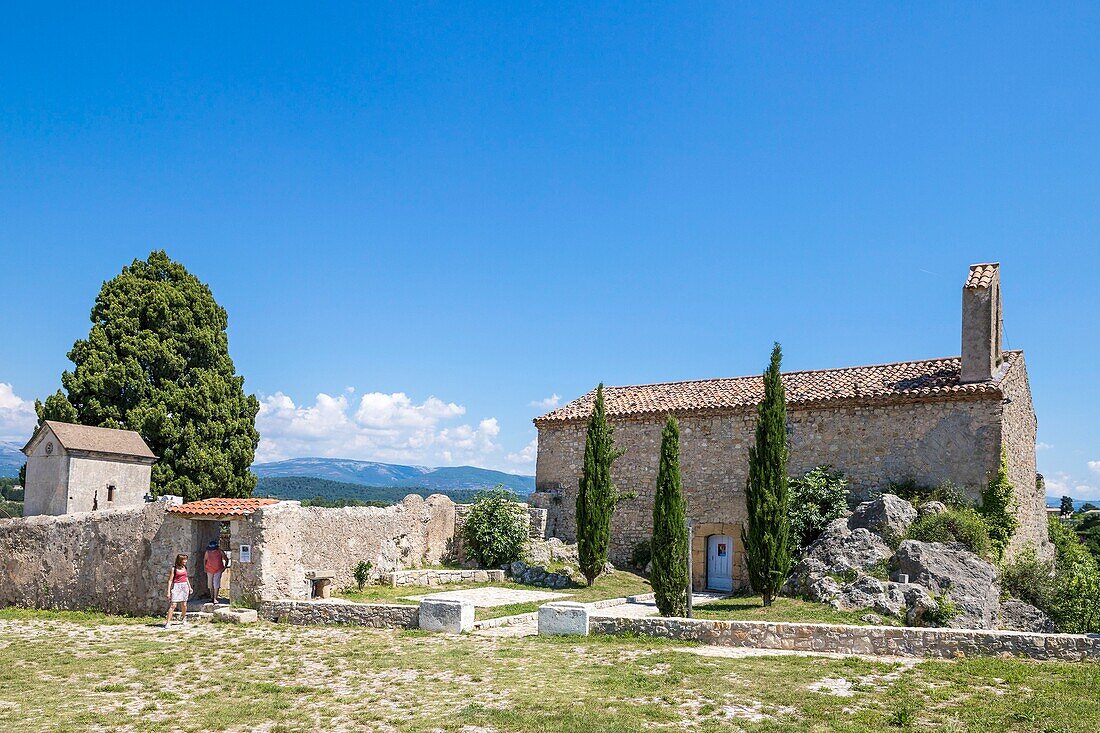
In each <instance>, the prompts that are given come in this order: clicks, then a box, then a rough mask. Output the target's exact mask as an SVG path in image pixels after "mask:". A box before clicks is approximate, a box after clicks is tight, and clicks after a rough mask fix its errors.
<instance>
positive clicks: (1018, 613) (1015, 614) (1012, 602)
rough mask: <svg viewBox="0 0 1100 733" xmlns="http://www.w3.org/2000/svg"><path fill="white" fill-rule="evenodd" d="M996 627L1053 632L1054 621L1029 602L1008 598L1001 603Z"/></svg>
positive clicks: (1010, 629)
mask: <svg viewBox="0 0 1100 733" xmlns="http://www.w3.org/2000/svg"><path fill="white" fill-rule="evenodd" d="M998 628H1002V629H1007V630H1009V631H1037V632H1041V633H1044V634H1049V633H1053V632H1054V630H1055V628H1054V621H1053V620H1051V618H1050V616H1047V615H1046V614H1045V613H1043V612H1042V611H1040V610H1039V609H1038V608H1036V607H1035V606H1033V605H1031V604H1030V603H1024V602H1023V601H1018V600H1016V599H1015V598H1009V599H1008V600H1007V601H1003V602H1002V603H1001V622H1000V625H999V627H998Z"/></svg>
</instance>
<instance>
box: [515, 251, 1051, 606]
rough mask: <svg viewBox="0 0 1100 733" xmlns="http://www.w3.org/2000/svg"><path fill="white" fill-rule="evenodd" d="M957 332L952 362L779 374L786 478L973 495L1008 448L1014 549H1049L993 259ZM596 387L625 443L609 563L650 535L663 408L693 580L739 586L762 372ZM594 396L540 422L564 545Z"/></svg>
mask: <svg viewBox="0 0 1100 733" xmlns="http://www.w3.org/2000/svg"><path fill="white" fill-rule="evenodd" d="M962 330H963V334H962V346H963V348H962V356H961V357H947V358H940V359H926V360H920V361H908V362H897V363H893V364H880V365H874V366H862V367H850V368H843V369H827V370H818V371H805V372H788V373H785V374H784V375H783V382H784V386H785V388H786V392H787V409H788V433H789V436H790V463H789V471H790V474H791V475H792V476H798V475H802V474H803V473H805V472H806V471H809V470H810V469H811V468H813V467H815V466H819V465H826V464H828V465H831V466H833V467H835V468H837V469H839V470H841V471H842V472H843V473H844V475H845V477H846V478H847V480H848V482H849V486H850V490H851V497H850V499H851V502H852V503H855V502H858V501H860V500H862V499H864V498H866V497H868V496H870V495H872V494H873V493H875V492H878V491H882V490H885V489H886V488H887V487H888V486H889V484H890V483H891V482H899V481H904V480H913V481H916V482H918V483H920V484H924V485H930V486H932V485H938V484H941V483H943V482H945V481H950V482H952V483H953V484H955V485H956V486H958V487H959V488H961V489H963V490H964V492H965V493H966V495H967V497H968V498H969V499H970V500H971V501H975V502H976V501H977V499H978V497H979V493H980V491H981V489H982V487H983V486H984V485H985V484H986V483H987V482H988V480H989V478H990V477H991V476H992V475H993V473H994V472H995V471H996V470H997V467H998V465H999V461H1000V456H1001V451H1002V450H1004V451H1005V453H1006V455H1007V457H1008V469H1009V478H1010V480H1011V481H1012V483H1013V486H1014V488H1015V496H1016V500H1017V503H1018V507H1017V515H1018V517H1019V520H1020V528H1019V530H1018V531H1017V533H1016V536H1015V537H1014V539H1013V544H1012V548H1011V550H1012V551H1014V550H1015V549H1018V548H1019V547H1022V546H1023V545H1024V543H1027V542H1030V543H1032V544H1033V545H1035V546H1036V547H1037V548H1038V549H1039V551H1040V553H1041V554H1043V555H1049V554H1050V544H1049V539H1048V537H1047V530H1046V512H1045V508H1044V505H1045V499H1044V497H1043V495H1042V491H1041V490H1040V489H1039V488H1038V487H1037V486H1036V467H1035V436H1036V420H1035V413H1034V409H1033V407H1032V401H1031V390H1030V387H1029V385H1028V378H1027V367H1026V365H1025V362H1024V354H1023V352H1022V351H1003V350H1002V348H1001V339H1002V337H1001V333H1002V331H1003V328H1002V325H1001V292H1000V271H999V266H998V265H997V264H981V265H974V266H972V267H971V269H970V274H969V276H968V278H967V280H966V283H965V285H964V287H963V329H962ZM604 396H605V400H606V404H607V410H608V415H609V418H610V419H611V421H612V424H613V425H614V427H615V443H616V446H617V447H619V448H622V449H624V450H625V451H626V452H625V454H624V455H623V456H622V457H621V458H619V459H618V460H617V461H616V462H615V464H614V467H613V470H612V476H613V480H614V481H615V484H616V486H617V488H618V489H619V490H620V491H621V492H634V493H636V495H637V496H636V498H633V499H629V500H625V501H623V502H622V503H620V504H619V506H618V508H617V510H616V512H615V515H614V520H613V535H612V550H611V556H612V560H613V561H614V562H616V563H623V562H626V561H628V560H629V559H630V556H631V554H632V552H633V550H634V548H635V547H636V546H637V545H638V543H639V542H642V541H644V540H646V539H648V538H649V537H650V535H651V533H652V514H653V499H654V493H655V489H656V478H657V460H658V455H659V448H660V442H661V429H662V427H663V425H664V421H665V418H666V416H667V415H668V414H672V415H675V416H676V417H677V419H678V420H679V422H680V433H681V457H680V464H681V474H682V479H683V487H684V493H685V498H686V501H687V505H688V517H689V519H690V520H692V522H693V524H694V528H693V538H692V580H693V585H694V587H695V588H696V589H700V590H701V589H704V588H706V587H718V588H724V585H723V583H726V584H728V579H726V578H725V575H726V574H727V573H728V575H730V576H732V578H731V579H732V585H733V587H734V588H738V587H744V586H745V585H746V583H747V572H746V568H745V558H744V548H743V546H742V543H741V537H740V532H741V527H742V526H743V524H744V522H745V520H746V505H745V480H746V475H747V470H748V449H749V446H750V445H751V444H752V441H753V438H754V428H755V422H756V405H757V404H758V403H759V401H760V400H761V398H762V396H763V380H762V378H761V377H760V376H750V377H735V378H727V379H710V380H700V381H692V382H675V383H666V384H651V385H639V386H630V387H605V388H604ZM594 398H595V392H594V391H593V392H590V393H588V394H586V395H584V396H583V397H581V398H579V399H577V400H574V401H573V402H571V403H569V404H568V405H565V406H564V407H561V408H559V409H557V410H554V411H553V412H550V413H548V414H546V415H543V416H542V417H539V418H537V419H536V420H535V425H536V427H537V428H538V459H537V463H536V470H535V481H536V492H535V494H533V495H532V497H531V504H532V505H533V506H539V507H543V508H545V509H547V510H548V518H547V522H548V526H547V531H548V534H550V535H556V536H558V537H560V538H562V539H563V540H567V541H575V539H576V519H575V513H576V497H577V489H578V481H579V479H580V474H581V466H582V463H583V458H584V440H585V427H586V423H587V420H588V417H589V415H590V414H591V410H592V403H593V400H594ZM715 540H718V541H717V542H715ZM722 563H725V564H726V569H723V565H722ZM716 568H717V569H716ZM708 574H709V577H708ZM717 576H723V579H722V581H720V582H719V581H716V577H717Z"/></svg>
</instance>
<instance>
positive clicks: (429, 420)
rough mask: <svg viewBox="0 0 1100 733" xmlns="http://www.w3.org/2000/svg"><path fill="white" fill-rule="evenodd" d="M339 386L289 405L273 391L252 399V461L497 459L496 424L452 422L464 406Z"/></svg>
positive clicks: (488, 461)
mask: <svg viewBox="0 0 1100 733" xmlns="http://www.w3.org/2000/svg"><path fill="white" fill-rule="evenodd" d="M353 394H354V390H353V389H351V388H347V389H345V390H344V393H343V394H341V395H339V396H338V397H333V396H331V395H328V394H325V393H323V392H322V393H321V394H318V395H317V396H316V397H315V398H314V400H313V404H312V405H297V404H295V403H294V401H293V399H291V398H290V397H289V396H288V395H286V394H284V393H283V392H276V393H275V394H273V395H267V396H265V397H263V398H262V399H261V401H260V413H259V415H258V416H257V417H256V427H257V428H258V429H259V431H260V446H259V449H258V450H257V452H256V460H257V462H261V463H262V462H267V461H277V460H282V459H284V458H292V457H302V456H327V457H333V458H354V459H359V460H373V461H382V462H387V463H414V464H424V465H447V464H465V463H471V464H475V465H481V466H485V465H488V464H493V463H495V462H496V460H497V459H498V458H499V455H500V452H501V448H500V445H499V444H498V443H497V439H498V437H499V436H500V424H499V423H498V422H497V419H496V418H495V417H488V418H484V419H482V420H481V421H479V422H478V423H477V424H476V425H473V424H469V423H457V424H455V422H456V420H457V419H458V418H460V417H462V416H463V415H465V414H466V408H465V407H463V406H462V405H459V404H456V403H454V402H444V401H443V400H440V399H438V398H436V397H428V398H427V399H426V400H424V401H423V402H420V403H415V402H413V400H412V399H411V398H410V397H409V396H408V395H407V394H405V393H404V392H394V393H392V394H385V393H382V392H369V393H366V394H364V395H362V396H361V397H360V398H359V399H358V401H355V400H354V399H353V398H352V399H349V397H351V396H352V395H353Z"/></svg>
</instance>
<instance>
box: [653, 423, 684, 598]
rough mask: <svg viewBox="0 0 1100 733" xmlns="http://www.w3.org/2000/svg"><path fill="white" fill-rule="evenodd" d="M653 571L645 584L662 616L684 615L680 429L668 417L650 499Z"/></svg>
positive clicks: (682, 492) (662, 433)
mask: <svg viewBox="0 0 1100 733" xmlns="http://www.w3.org/2000/svg"><path fill="white" fill-rule="evenodd" d="M651 547H652V552H653V559H652V563H653V567H652V572H651V573H650V576H649V582H650V584H651V585H652V586H653V592H654V595H655V596H656V600H657V608H658V610H660V612H661V615H662V616H686V615H687V593H688V591H687V587H688V558H687V553H688V537H687V507H686V505H685V503H684V490H683V485H682V484H681V481H680V426H679V424H678V423H677V422H676V418H674V417H673V416H672V415H669V416H668V421H667V422H666V423H665V429H664V430H663V431H662V432H661V457H660V461H659V462H658V464H657V494H656V496H655V497H654V499H653V542H652V544H651Z"/></svg>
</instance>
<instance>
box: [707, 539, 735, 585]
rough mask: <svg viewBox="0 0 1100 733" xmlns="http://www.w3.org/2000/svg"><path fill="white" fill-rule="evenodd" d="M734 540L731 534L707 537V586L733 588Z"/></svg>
mask: <svg viewBox="0 0 1100 733" xmlns="http://www.w3.org/2000/svg"><path fill="white" fill-rule="evenodd" d="M732 560H733V540H731V539H730V537H729V535H724V534H712V535H711V536H710V537H708V538H707V588H710V589H713V590H725V591H730V590H733V562H732Z"/></svg>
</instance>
